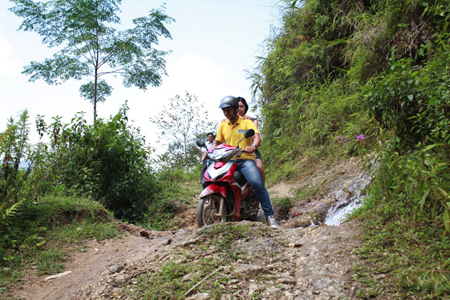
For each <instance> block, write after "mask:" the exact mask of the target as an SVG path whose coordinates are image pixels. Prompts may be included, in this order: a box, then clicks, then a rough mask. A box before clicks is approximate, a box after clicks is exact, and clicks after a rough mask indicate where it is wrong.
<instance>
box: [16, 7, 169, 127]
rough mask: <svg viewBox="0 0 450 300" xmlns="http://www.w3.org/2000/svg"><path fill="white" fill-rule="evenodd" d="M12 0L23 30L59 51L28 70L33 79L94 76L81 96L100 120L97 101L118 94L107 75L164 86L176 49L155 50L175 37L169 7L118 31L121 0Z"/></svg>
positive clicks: (140, 84)
mask: <svg viewBox="0 0 450 300" xmlns="http://www.w3.org/2000/svg"><path fill="white" fill-rule="evenodd" d="M10 1H11V2H13V3H14V4H15V5H14V6H13V7H11V8H10V10H11V11H12V12H13V13H14V14H16V15H17V16H19V17H22V18H24V20H23V22H22V24H21V25H20V27H19V30H24V31H35V32H37V33H38V34H39V35H40V36H42V37H43V38H42V42H43V43H44V44H47V46H48V47H49V48H52V47H58V49H59V50H58V51H57V52H56V53H55V54H54V55H53V58H48V59H45V60H44V61H43V62H34V61H33V62H31V63H30V65H28V66H26V67H25V70H24V71H23V73H24V74H26V75H30V76H31V77H30V81H35V80H37V79H43V80H44V81H45V82H46V83H48V84H50V85H53V84H61V83H63V82H65V81H67V80H69V79H71V78H73V79H76V80H81V79H83V78H85V77H90V78H91V80H89V81H88V82H86V83H84V84H83V85H82V86H81V87H80V95H81V96H82V97H83V98H85V99H86V100H89V101H91V102H92V104H93V106H94V123H95V120H96V118H97V103H98V102H104V101H105V99H106V97H107V96H110V95H111V92H112V87H111V86H110V85H109V84H108V83H107V82H106V81H105V80H104V79H103V78H102V77H103V76H104V75H107V74H115V75H121V76H122V78H123V81H122V82H123V85H124V86H125V87H130V86H136V87H138V88H139V89H142V90H145V89H147V87H148V86H149V85H151V86H159V85H160V84H161V81H162V79H161V77H162V76H163V75H167V73H166V69H165V66H166V61H165V59H164V56H165V55H167V54H168V53H170V51H162V50H157V49H155V48H154V45H158V44H159V41H158V38H159V37H161V36H162V37H165V38H172V36H171V34H170V32H169V31H168V30H167V28H166V27H165V24H169V23H171V22H172V21H174V19H173V18H171V17H169V16H167V15H166V14H165V13H164V10H165V7H164V6H162V7H161V8H159V9H152V10H151V11H150V13H149V15H148V16H146V17H140V18H137V19H134V20H133V23H134V25H135V27H134V28H132V29H127V30H124V31H118V30H117V29H116V28H114V27H113V26H112V25H116V24H120V18H119V17H118V15H117V13H118V12H120V9H119V6H120V4H121V0H64V1H59V0H51V1H47V2H34V0H10Z"/></svg>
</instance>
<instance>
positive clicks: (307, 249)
mask: <svg viewBox="0 0 450 300" xmlns="http://www.w3.org/2000/svg"><path fill="white" fill-rule="evenodd" d="M358 172H359V170H358V168H357V167H356V162H345V163H343V164H341V165H337V166H334V167H332V168H328V169H327V170H323V172H319V173H313V174H311V175H310V176H306V177H305V178H303V179H301V180H299V181H298V182H296V183H290V184H288V185H287V184H280V185H277V186H274V187H272V188H271V189H270V190H269V191H270V193H271V195H272V196H273V195H276V196H277V197H283V196H289V195H290V194H292V193H293V192H295V190H297V189H299V188H305V186H308V188H314V189H316V190H317V192H316V195H317V197H316V198H312V199H307V200H305V201H301V202H300V203H297V204H296V206H295V207H294V208H293V209H291V211H290V212H288V214H285V215H284V217H286V216H287V215H289V216H290V218H289V221H287V222H283V225H282V226H280V228H279V229H276V230H270V235H269V236H267V235H262V236H257V237H252V238H246V239H240V240H238V241H235V243H236V245H235V246H234V247H237V248H239V249H240V251H241V252H242V253H246V254H247V255H248V257H249V258H251V259H248V260H242V259H240V260H238V261H234V262H232V263H230V264H229V265H227V266H226V267H224V268H223V269H221V270H220V272H221V273H222V274H221V276H229V279H230V280H229V281H228V282H227V283H223V284H222V286H221V287H222V289H223V290H224V291H230V293H225V294H223V295H222V299H223V300H226V299H251V298H252V297H253V298H252V299H286V300H288V299H353V298H354V297H355V295H356V293H357V291H358V287H357V285H356V283H355V282H354V281H353V280H352V270H353V268H354V267H355V266H357V264H358V259H357V257H356V256H355V250H356V249H357V248H358V246H359V245H360V239H359V238H358V236H359V235H360V232H361V226H360V224H358V223H353V222H351V223H344V224H341V225H339V226H325V225H320V226H309V225H310V224H311V221H312V218H313V219H314V221H317V220H318V219H320V218H323V215H324V212H326V211H327V210H328V208H329V207H330V206H331V205H333V201H335V199H333V196H332V192H333V191H335V190H337V189H341V190H342V189H345V185H346V184H348V182H349V181H350V180H351V179H352V178H353V177H355V176H356V175H357V174H358ZM317 174H320V175H317ZM183 216H184V219H185V224H190V226H185V229H182V230H179V231H177V232H156V231H149V230H145V229H142V228H139V227H136V226H133V225H122V226H123V229H124V231H125V234H124V235H123V237H121V238H119V239H112V240H106V241H91V242H89V243H88V244H87V245H86V248H85V249H86V251H85V252H79V253H74V254H73V256H72V259H71V260H70V261H69V262H68V263H67V265H66V268H65V271H66V272H69V271H70V273H66V275H64V276H62V277H57V278H53V279H47V277H48V276H42V277H36V276H33V275H31V273H30V275H29V276H27V278H25V280H26V284H25V285H24V286H23V288H22V289H20V290H17V291H16V292H15V293H14V295H12V296H13V299H27V300H28V299H30V300H31V299H33V300H39V299H50V300H56V299H133V298H132V296H131V295H132V293H131V292H130V291H132V290H133V289H134V286H135V284H136V277H138V276H139V275H140V274H148V273H152V272H155V271H156V270H158V268H161V266H162V265H163V264H164V263H165V262H167V261H169V260H173V261H174V262H186V261H190V260H192V261H195V260H196V259H199V257H202V258H203V259H204V258H208V257H209V256H210V258H211V259H214V258H215V255H217V253H215V252H216V251H215V250H214V249H212V250H211V249H210V250H209V252H208V251H206V252H205V251H203V252H202V250H199V249H203V248H205V247H199V245H198V243H201V242H202V239H201V231H202V230H203V229H198V228H196V226H195V209H194V208H193V209H191V210H186V211H184V212H183ZM249 226H252V227H255V230H252V231H258V228H265V229H267V227H266V225H264V224H261V223H249ZM236 274H241V275H240V276H237V277H236ZM242 274H245V276H243V275H242ZM236 278H239V279H236ZM186 280H190V279H189V276H188V277H187V279H186ZM123 287H125V288H123ZM256 296H257V297H256ZM187 297H188V299H211V295H208V294H206V293H204V294H196V293H195V292H192V293H189V294H188V295H187ZM255 297H256V298H255Z"/></svg>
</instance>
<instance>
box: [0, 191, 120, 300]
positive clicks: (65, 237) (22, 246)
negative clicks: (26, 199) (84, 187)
mask: <svg viewBox="0 0 450 300" xmlns="http://www.w3.org/2000/svg"><path fill="white" fill-rule="evenodd" d="M120 234H121V232H120V230H119V228H118V227H117V225H116V224H115V223H114V222H113V218H112V214H111V213H109V212H108V211H106V210H105V209H104V208H103V206H102V205H101V204H100V203H98V202H95V201H92V200H90V199H87V198H80V197H45V198H42V199H39V200H38V201H36V202H34V203H28V205H23V206H22V207H21V210H20V211H19V213H18V214H17V215H16V216H15V218H14V219H12V220H11V221H10V223H9V224H8V225H7V226H6V227H5V228H3V230H2V235H1V237H0V252H1V253H0V254H1V255H0V257H2V260H1V261H0V291H1V292H5V291H7V290H8V289H10V288H12V287H14V286H16V285H18V284H20V283H21V282H22V277H23V275H24V273H23V272H24V270H25V269H28V268H33V269H35V270H36V274H37V275H43V274H56V273H59V272H61V271H62V269H63V267H64V263H65V261H66V260H67V258H68V255H69V254H70V252H71V251H74V250H80V249H82V246H83V243H84V242H85V241H86V240H88V239H92V238H95V239H97V240H102V239H107V238H112V237H116V236H119V235H120ZM0 299H1V298H0Z"/></svg>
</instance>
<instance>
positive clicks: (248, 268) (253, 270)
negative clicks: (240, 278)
mask: <svg viewBox="0 0 450 300" xmlns="http://www.w3.org/2000/svg"><path fill="white" fill-rule="evenodd" d="M263 270H264V268H263V267H262V266H258V265H247V264H239V265H236V267H235V269H234V272H236V273H239V274H242V275H247V276H249V277H256V276H257V275H258V274H260V273H261V272H262V271H263Z"/></svg>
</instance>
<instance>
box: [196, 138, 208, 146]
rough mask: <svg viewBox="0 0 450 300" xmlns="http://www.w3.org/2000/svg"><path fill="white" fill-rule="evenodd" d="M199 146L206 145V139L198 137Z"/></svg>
mask: <svg viewBox="0 0 450 300" xmlns="http://www.w3.org/2000/svg"><path fill="white" fill-rule="evenodd" d="M197 146H199V147H200V148H201V147H206V144H205V141H204V140H202V139H198V140H197Z"/></svg>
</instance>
